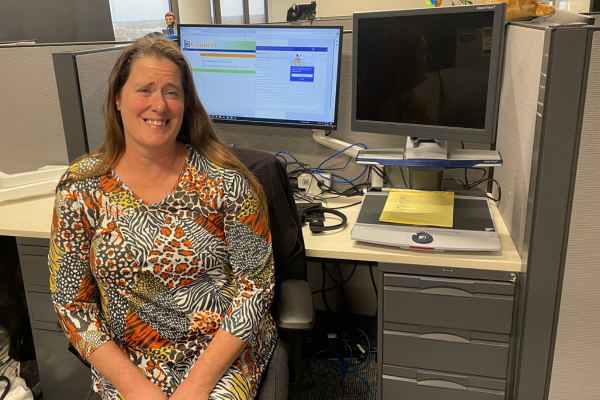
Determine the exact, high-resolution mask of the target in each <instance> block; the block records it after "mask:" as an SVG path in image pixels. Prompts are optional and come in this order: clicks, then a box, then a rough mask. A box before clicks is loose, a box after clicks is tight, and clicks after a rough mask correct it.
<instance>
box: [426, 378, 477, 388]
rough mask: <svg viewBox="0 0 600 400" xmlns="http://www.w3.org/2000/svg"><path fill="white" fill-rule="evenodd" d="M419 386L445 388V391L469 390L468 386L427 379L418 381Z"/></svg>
mask: <svg viewBox="0 0 600 400" xmlns="http://www.w3.org/2000/svg"><path fill="white" fill-rule="evenodd" d="M417 385H419V386H431V387H438V388H444V389H458V390H467V387H466V386H463V385H460V384H458V383H456V382H449V381H444V380H441V379H427V380H422V381H417Z"/></svg>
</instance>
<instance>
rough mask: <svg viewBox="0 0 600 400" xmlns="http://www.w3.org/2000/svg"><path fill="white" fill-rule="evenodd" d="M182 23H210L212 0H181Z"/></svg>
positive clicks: (180, 13)
mask: <svg viewBox="0 0 600 400" xmlns="http://www.w3.org/2000/svg"><path fill="white" fill-rule="evenodd" d="M178 3H179V18H180V21H179V22H180V23H182V24H210V23H211V21H210V0H179V1H178Z"/></svg>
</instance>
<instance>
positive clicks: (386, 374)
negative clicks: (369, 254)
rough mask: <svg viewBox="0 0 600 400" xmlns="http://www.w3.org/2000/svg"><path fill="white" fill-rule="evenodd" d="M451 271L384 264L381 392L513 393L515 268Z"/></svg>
mask: <svg viewBox="0 0 600 400" xmlns="http://www.w3.org/2000/svg"><path fill="white" fill-rule="evenodd" d="M410 270H411V271H414V268H411V269H410ZM423 270H424V271H427V272H428V273H430V274H435V271H436V270H435V268H434V267H432V268H423ZM439 271H440V272H441V271H442V269H441V268H439ZM444 275H445V276H444ZM444 275H441V276H435V275H414V274H408V273H406V272H404V268H403V265H398V264H385V263H381V264H379V284H380V287H382V288H383V290H380V292H379V293H380V297H379V300H378V301H379V304H378V307H379V311H380V317H379V323H378V335H379V343H380V345H379V358H378V393H377V398H378V400H392V399H393V400H432V399H436V400H455V399H456V400H506V399H508V398H509V396H507V393H508V392H509V390H508V385H507V382H508V373H509V362H510V359H511V357H510V355H511V351H512V349H511V335H512V334H513V318H514V317H513V314H514V309H515V304H516V301H515V283H514V275H512V276H511V275H510V274H505V275H502V274H493V273H492V274H490V277H489V278H490V279H485V276H484V275H482V273H481V271H479V272H478V273H477V274H473V275H474V276H477V279H472V278H469V271H467V270H465V271H461V274H458V276H457V277H453V276H448V275H449V274H444ZM482 278H483V279H482ZM503 278H505V279H503Z"/></svg>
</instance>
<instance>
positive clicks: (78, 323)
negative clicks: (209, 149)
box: [49, 147, 277, 399]
mask: <svg viewBox="0 0 600 400" xmlns="http://www.w3.org/2000/svg"><path fill="white" fill-rule="evenodd" d="M97 162H99V161H98V159H94V158H88V159H87V160H84V161H82V162H80V163H78V164H74V165H72V166H71V167H70V169H69V173H70V174H78V173H82V172H83V171H85V170H86V169H88V168H90V166H91V165H93V164H94V163H97ZM267 218H268V217H267V213H266V212H265V211H264V210H262V209H261V207H260V203H259V202H258V200H257V199H256V198H255V197H254V195H253V194H252V193H251V191H250V185H249V183H248V182H247V181H246V180H245V179H244V178H243V176H242V175H241V174H240V173H238V172H235V171H231V170H226V169H223V168H220V167H218V166H216V165H213V164H212V163H211V162H210V161H208V160H207V159H206V158H205V157H204V156H202V155H201V154H200V153H199V152H197V151H196V150H194V149H192V148H191V147H188V153H187V157H186V162H185V166H184V168H183V170H182V172H181V175H180V177H179V180H178V182H177V185H176V186H175V188H174V189H173V191H172V192H171V193H170V194H169V195H168V196H167V197H166V198H165V199H164V200H163V201H161V202H160V203H157V204H148V203H146V202H144V201H143V199H140V198H138V197H137V196H136V195H135V194H134V193H133V192H132V191H131V190H129V189H128V188H127V186H125V184H124V183H123V182H121V180H120V179H119V177H118V176H117V175H116V174H114V172H109V173H107V174H105V175H103V176H99V177H95V178H90V179H87V180H83V181H77V182H75V183H72V184H66V185H62V186H61V187H59V188H58V192H57V195H56V202H55V208H54V215H53V221H52V240H51V246H50V255H49V267H50V288H51V291H52V293H53V295H52V300H53V302H54V307H55V309H56V312H57V313H58V316H59V321H60V324H61V325H62V328H63V330H64V331H65V333H66V334H67V336H68V338H69V340H70V341H71V343H72V344H73V346H75V348H76V349H77V350H78V351H79V352H80V353H81V355H82V356H83V357H84V358H87V357H89V355H90V354H92V353H93V352H94V351H95V350H96V349H97V348H98V347H100V346H101V345H102V344H103V343H105V342H107V341H109V340H111V339H112V340H114V341H115V342H116V343H117V345H119V346H120V347H121V349H122V350H123V352H125V354H127V355H128V356H129V358H130V359H131V361H133V362H134V363H135V364H136V365H137V366H138V367H139V368H140V369H141V370H142V371H143V372H144V373H145V374H146V376H147V378H148V379H150V380H151V381H152V382H153V383H155V384H156V385H158V386H159V387H160V388H161V389H162V390H163V391H164V393H165V394H167V395H168V396H170V395H171V394H172V393H173V392H174V390H175V389H176V388H177V386H178V384H180V383H181V382H182V381H183V380H184V379H185V378H186V377H187V375H188V373H189V371H190V369H191V368H192V366H193V365H194V363H195V362H196V360H197V359H198V358H199V357H200V355H201V354H202V352H203V351H204V350H205V349H206V348H207V346H208V345H209V344H210V342H211V340H212V338H213V336H214V335H215V333H216V331H217V330H218V329H225V330H226V331H227V332H229V333H231V334H233V335H235V336H236V337H238V338H240V339H242V340H244V341H246V342H247V343H248V345H247V347H246V348H245V350H244V351H243V352H242V354H241V355H240V356H239V357H238V358H237V359H236V360H235V361H234V363H233V365H232V366H231V367H230V368H229V369H228V371H227V372H226V374H225V376H224V377H223V378H222V379H221V381H220V382H219V384H218V385H217V387H216V388H215V390H214V392H213V395H214V396H212V395H211V399H212V398H213V397H214V398H227V399H251V398H253V397H254V395H255V393H256V391H257V388H258V384H259V382H260V379H261V375H262V373H263V372H264V369H265V366H266V365H267V363H268V360H269V358H270V356H271V354H272V352H273V348H274V346H275V342H276V338H277V332H276V328H275V324H274V322H273V319H272V317H271V315H270V314H269V312H268V308H269V306H270V304H271V301H272V298H273V287H274V276H273V274H274V269H273V257H272V249H271V235H270V232H269V228H268V219H267ZM92 372H93V387H94V389H95V391H96V392H98V393H99V394H100V395H101V396H102V398H103V399H118V398H120V397H119V393H118V391H117V390H116V389H115V388H114V387H113V386H112V385H111V384H110V382H108V381H107V379H106V378H104V377H103V376H102V375H101V374H100V373H99V372H98V371H96V370H95V369H94V368H92ZM219 393H221V394H222V395H223V397H221V396H220V395H219Z"/></svg>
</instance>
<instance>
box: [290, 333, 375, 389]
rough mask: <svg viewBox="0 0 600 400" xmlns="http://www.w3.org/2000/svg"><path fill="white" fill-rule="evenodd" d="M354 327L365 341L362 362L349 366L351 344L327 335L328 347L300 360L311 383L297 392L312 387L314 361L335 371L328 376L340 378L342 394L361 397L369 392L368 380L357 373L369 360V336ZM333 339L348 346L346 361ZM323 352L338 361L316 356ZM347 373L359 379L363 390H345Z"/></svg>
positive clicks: (313, 382) (351, 357) (313, 384)
mask: <svg viewBox="0 0 600 400" xmlns="http://www.w3.org/2000/svg"><path fill="white" fill-rule="evenodd" d="M354 329H357V330H358V331H359V332H360V333H361V336H360V337H362V336H364V337H365V339H366V341H367V355H366V357H365V360H364V362H363V363H362V364H361V365H359V366H358V367H356V368H351V366H352V364H353V361H354V353H353V352H352V346H351V345H350V343H349V342H348V341H346V340H344V339H342V338H340V337H338V336H332V337H328V340H327V341H328V344H329V349H325V350H320V351H317V352H316V353H314V354H313V355H312V356H311V357H309V358H307V359H304V360H302V365H303V366H304V367H305V368H306V370H307V371H308V374H309V378H310V380H311V385H310V387H309V388H308V389H305V390H300V391H297V393H306V392H310V391H311V390H312V389H314V386H315V380H314V377H313V375H314V374H315V372H314V371H313V370H312V368H311V365H312V363H315V362H321V363H323V364H325V365H327V366H330V367H331V368H332V369H333V370H334V371H336V374H335V375H332V376H330V378H340V389H341V390H342V393H343V394H344V395H346V396H349V397H362V396H364V395H365V394H367V393H368V392H369V390H370V386H369V382H368V381H367V380H366V379H365V378H363V377H362V376H360V375H359V374H358V372H360V371H362V370H363V369H364V368H365V367H366V366H367V364H368V363H369V360H370V358H371V341H370V340H369V337H368V336H367V334H366V333H365V332H364V331H363V330H362V329H360V328H354ZM334 340H338V341H340V342H342V343H343V344H344V346H346V347H347V348H348V350H349V351H350V359H349V360H348V361H346V360H345V359H344V357H343V356H342V355H341V354H340V353H339V352H338V351H337V350H336V349H335V346H334V344H333V343H334ZM323 354H333V355H334V356H335V357H336V358H337V360H338V362H336V361H332V360H329V359H325V358H320V357H318V356H322V355H323ZM348 375H350V376H352V377H354V378H357V379H358V380H359V381H361V382H362V383H363V384H364V385H365V390H364V391H363V392H362V393H349V392H348V391H347V390H346V388H345V386H346V379H347V377H348Z"/></svg>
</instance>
